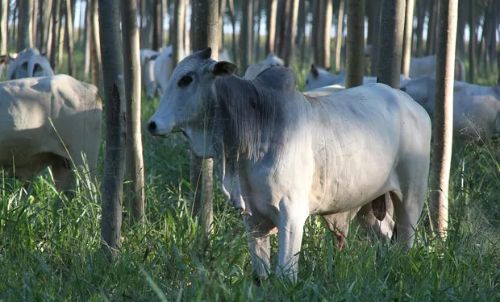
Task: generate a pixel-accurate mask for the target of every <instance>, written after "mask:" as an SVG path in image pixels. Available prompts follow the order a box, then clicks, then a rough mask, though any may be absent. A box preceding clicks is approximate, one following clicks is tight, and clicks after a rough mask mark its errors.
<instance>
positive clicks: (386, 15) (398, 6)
mask: <svg viewBox="0 0 500 302" xmlns="http://www.w3.org/2000/svg"><path fill="white" fill-rule="evenodd" d="M382 3H383V4H382V19H381V22H382V23H381V26H380V38H379V40H380V50H379V62H378V72H377V82H380V83H384V84H387V85H389V86H391V87H393V88H399V77H400V71H401V52H402V48H403V31H404V19H405V4H406V2H405V0H383V1H382Z"/></svg>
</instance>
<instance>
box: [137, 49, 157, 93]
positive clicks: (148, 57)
mask: <svg viewBox="0 0 500 302" xmlns="http://www.w3.org/2000/svg"><path fill="white" fill-rule="evenodd" d="M159 54H160V53H159V52H157V51H154V50H151V49H141V73H142V85H143V86H144V91H145V92H146V97H147V98H148V99H152V98H154V97H155V96H156V95H157V92H158V83H157V82H156V78H155V63H156V58H157V57H158V55H159Z"/></svg>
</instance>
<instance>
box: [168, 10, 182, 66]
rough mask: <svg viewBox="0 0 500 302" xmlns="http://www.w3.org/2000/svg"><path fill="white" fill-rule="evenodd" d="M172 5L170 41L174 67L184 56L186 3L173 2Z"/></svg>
mask: <svg viewBox="0 0 500 302" xmlns="http://www.w3.org/2000/svg"><path fill="white" fill-rule="evenodd" d="M174 3H175V4H174V29H173V31H172V38H171V40H170V41H172V46H173V57H172V60H173V63H174V66H175V64H177V63H178V62H179V61H180V60H181V59H182V58H183V56H184V11H185V10H186V1H185V0H175V2H174Z"/></svg>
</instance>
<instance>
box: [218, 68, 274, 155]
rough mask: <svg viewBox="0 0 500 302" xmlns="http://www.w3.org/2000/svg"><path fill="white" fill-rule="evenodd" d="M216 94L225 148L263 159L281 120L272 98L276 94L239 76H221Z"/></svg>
mask: <svg viewBox="0 0 500 302" xmlns="http://www.w3.org/2000/svg"><path fill="white" fill-rule="evenodd" d="M215 95H216V103H217V113H216V115H217V122H216V123H217V124H218V125H219V127H221V128H222V133H223V141H224V147H225V149H226V150H228V152H230V153H235V154H238V156H239V157H243V158H249V159H258V158H260V157H261V155H262V153H263V148H264V149H266V146H267V145H268V144H269V141H270V140H271V138H272V134H273V133H272V130H273V128H274V127H275V124H276V121H277V120H280V110H279V108H278V107H279V106H278V105H277V102H274V101H273V100H271V99H269V98H270V97H273V95H269V94H268V93H267V92H266V91H264V90H263V89H261V88H260V87H257V86H256V85H255V84H254V83H253V82H252V81H247V80H243V79H241V78H238V77H235V76H227V77H221V78H218V79H217V81H216V82H215ZM264 152H265V150H264Z"/></svg>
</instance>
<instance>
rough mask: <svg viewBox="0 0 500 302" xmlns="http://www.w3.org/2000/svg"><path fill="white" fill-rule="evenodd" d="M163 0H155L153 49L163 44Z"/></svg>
mask: <svg viewBox="0 0 500 302" xmlns="http://www.w3.org/2000/svg"><path fill="white" fill-rule="evenodd" d="M161 6H162V5H161V0H154V9H153V49H154V50H159V49H160V48H161V47H162V46H163V28H162V24H163V16H162V15H161V12H162V9H161Z"/></svg>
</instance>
